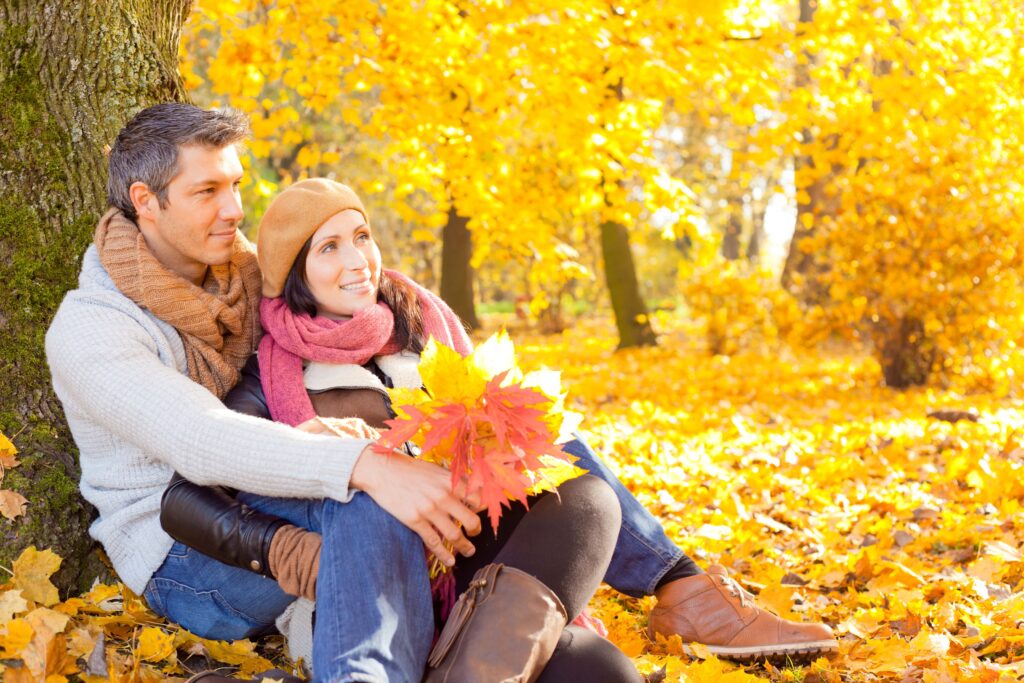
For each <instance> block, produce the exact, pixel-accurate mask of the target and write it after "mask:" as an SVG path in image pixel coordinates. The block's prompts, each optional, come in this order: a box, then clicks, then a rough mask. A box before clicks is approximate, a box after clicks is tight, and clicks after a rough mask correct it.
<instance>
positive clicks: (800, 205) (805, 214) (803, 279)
mask: <svg viewBox="0 0 1024 683" xmlns="http://www.w3.org/2000/svg"><path fill="white" fill-rule="evenodd" d="M817 9H818V2H817V0H800V19H799V24H798V28H797V33H798V34H799V33H801V32H802V31H803V30H804V27H805V26H806V25H807V24H810V23H811V22H812V21H814V13H815V11H816V10H817ZM805 57H806V62H805V63H804V64H797V66H796V87H797V88H798V89H807V88H810V87H812V83H811V67H812V66H813V64H814V55H811V54H808V53H805ZM802 138H803V141H802V143H801V144H802V146H803V147H805V148H809V147H810V145H811V144H812V143H813V142H814V139H813V138H814V136H813V134H812V133H811V131H810V130H809V129H806V128H805V129H804V130H803V131H802ZM812 173H813V174H815V179H814V181H813V182H812V183H810V184H809V185H807V186H806V187H803V188H802V187H801V185H800V178H801V176H802V175H803V176H806V175H808V174H812ZM796 179H797V192H798V193H800V191H801V190H803V192H804V195H803V197H801V198H800V199H798V201H797V205H796V228H795V229H794V231H793V239H792V240H791V241H790V243H789V253H788V254H787V255H786V264H785V266H784V267H783V270H782V285H783V287H785V288H786V289H788V290H790V291H792V292H793V293H794V294H795V295H797V296H798V297H799V298H800V299H801V300H802V301H806V302H814V301H817V300H818V299H819V298H820V297H821V296H822V295H823V291H822V288H821V287H820V286H819V285H818V282H817V274H818V273H817V269H818V267H819V266H820V265H821V264H820V263H819V262H818V260H819V258H820V257H819V255H817V254H814V253H811V252H810V251H807V250H806V248H805V244H806V241H807V240H808V239H809V238H811V237H812V236H813V235H814V232H815V229H816V228H817V223H818V222H819V221H820V220H821V218H822V217H823V216H824V215H825V214H826V213H827V211H826V209H825V203H826V197H825V184H826V182H827V177H825V176H824V174H823V173H822V172H821V171H820V170H818V171H815V170H814V161H813V159H812V158H811V157H810V155H806V154H801V155H799V156H797V158H796Z"/></svg>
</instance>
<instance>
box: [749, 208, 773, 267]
mask: <svg viewBox="0 0 1024 683" xmlns="http://www.w3.org/2000/svg"><path fill="white" fill-rule="evenodd" d="M765 194H767V191H766V192H765ZM767 214H768V199H767V198H766V197H762V198H761V199H760V200H757V201H755V202H754V220H753V225H752V226H751V229H750V241H749V242H747V261H749V262H750V263H753V264H755V265H756V264H758V263H760V261H761V243H762V242H763V241H764V234H765V230H764V219H765V216H766V215H767Z"/></svg>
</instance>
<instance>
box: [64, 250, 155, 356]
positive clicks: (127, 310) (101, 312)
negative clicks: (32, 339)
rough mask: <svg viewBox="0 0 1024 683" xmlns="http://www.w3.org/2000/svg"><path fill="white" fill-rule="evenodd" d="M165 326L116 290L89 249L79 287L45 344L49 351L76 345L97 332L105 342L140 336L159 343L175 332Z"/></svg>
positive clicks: (69, 295) (67, 297)
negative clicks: (126, 336)
mask: <svg viewBox="0 0 1024 683" xmlns="http://www.w3.org/2000/svg"><path fill="white" fill-rule="evenodd" d="M166 325H167V324H166V323H162V322H161V321H158V320H156V319H155V318H154V317H153V316H152V315H151V314H150V313H149V312H148V311H146V310H145V309H143V308H142V307H140V306H139V305H138V304H136V303H135V302H134V301H132V300H131V299H129V298H128V297H127V296H125V295H124V294H123V293H122V292H121V291H120V290H119V289H118V288H117V286H116V285H115V284H114V282H113V280H111V279H110V276H109V275H108V274H107V271H106V270H104V268H103V265H102V264H101V263H100V260H99V256H98V255H97V253H96V248H95V246H90V247H89V249H88V250H87V251H86V252H85V255H84V256H83V257H82V270H81V273H80V274H79V277H78V287H77V288H76V289H72V290H71V291H69V292H68V293H67V294H65V295H64V300H63V301H61V304H60V306H59V307H58V308H57V313H56V315H54V317H53V321H52V322H51V323H50V327H49V329H48V330H47V332H46V341H47V347H50V346H51V345H54V343H55V342H57V341H62V342H63V343H64V344H70V345H76V344H77V343H78V342H79V341H80V340H83V339H88V338H92V337H93V336H94V335H93V333H94V332H101V333H102V336H103V337H104V338H111V337H114V336H122V335H129V336H135V335H139V336H141V337H150V338H154V339H157V338H161V337H167V336H168V334H169V333H171V332H173V329H164V327H165V326H166ZM62 345H63V344H62Z"/></svg>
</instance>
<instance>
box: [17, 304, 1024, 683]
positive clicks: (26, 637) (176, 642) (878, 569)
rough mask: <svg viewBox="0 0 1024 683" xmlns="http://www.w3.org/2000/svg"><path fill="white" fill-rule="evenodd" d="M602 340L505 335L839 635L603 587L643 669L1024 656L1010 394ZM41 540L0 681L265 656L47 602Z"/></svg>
mask: <svg viewBox="0 0 1024 683" xmlns="http://www.w3.org/2000/svg"><path fill="white" fill-rule="evenodd" d="M613 340H614V334H613V329H612V328H611V327H610V325H609V324H608V323H599V322H588V323H581V324H580V325H579V326H578V327H577V328H576V329H574V330H571V331H569V332H566V333H565V334H563V335H561V336H557V337H519V338H518V339H517V348H518V351H519V361H520V364H521V365H522V366H523V367H524V368H526V369H534V368H541V367H547V368H551V369H557V370H561V371H562V373H563V385H564V386H565V387H566V388H567V389H568V390H569V393H570V399H569V405H568V406H567V407H568V408H571V409H575V410H579V411H581V412H583V413H584V414H585V421H584V424H583V427H584V429H585V431H586V434H587V436H588V438H589V439H590V441H591V442H592V444H593V445H595V446H596V447H597V448H598V449H599V450H600V451H601V452H603V453H604V454H605V455H606V457H607V460H608V461H609V462H610V464H611V466H612V467H613V468H614V469H615V470H616V471H617V472H618V473H619V475H620V476H621V477H622V479H623V481H624V482H625V483H626V485H627V486H629V487H630V489H631V490H632V491H634V493H635V494H636V495H637V497H638V498H639V499H640V500H641V501H642V502H643V503H644V504H645V505H647V506H648V507H649V508H650V509H651V510H652V511H654V512H655V513H656V514H657V515H659V517H660V518H661V520H662V521H663V522H664V525H665V528H666V531H667V532H668V533H669V535H670V536H671V537H673V538H674V539H675V540H676V542H677V543H678V544H679V545H680V546H682V547H683V548H684V549H685V550H686V551H687V552H688V553H690V554H691V555H692V556H693V557H695V558H696V559H697V560H698V561H699V562H700V563H701V564H702V565H704V566H706V565H708V564H710V563H712V562H718V563H721V564H723V565H725V566H726V567H728V568H729V569H730V570H731V571H732V572H733V575H734V576H735V577H736V578H737V579H738V581H739V582H740V583H741V584H742V585H743V586H744V587H745V588H746V589H747V590H749V591H751V592H753V593H755V594H757V596H758V600H759V602H760V603H761V604H764V605H770V606H771V607H773V608H774V609H776V610H777V611H779V612H782V613H785V614H787V615H790V616H792V617H793V618H796V619H806V620H823V621H825V622H827V623H829V624H830V625H832V626H833V628H835V630H836V634H837V636H838V637H839V639H840V652H839V654H838V655H836V656H835V657H833V658H832V659H825V658H821V659H818V660H817V661H814V662H812V663H810V664H806V665H803V666H771V665H769V664H754V665H750V666H746V667H744V666H737V665H735V664H731V663H728V662H725V661H721V660H719V659H717V658H715V657H712V656H708V655H707V654H706V651H703V650H701V648H695V653H694V654H695V655H697V656H695V657H690V656H687V655H686V654H685V653H684V650H683V644H682V643H680V642H679V640H678V638H672V639H667V640H666V639H661V638H659V639H658V642H656V643H651V642H650V640H649V639H648V637H647V635H646V634H645V627H646V614H647V611H648V610H649V608H650V607H651V605H652V604H653V599H652V598H643V599H633V598H628V597H625V596H623V595H621V594H619V593H616V592H614V591H613V590H611V589H610V588H607V587H602V589H601V590H600V591H599V593H598V595H597V596H596V598H595V600H594V601H593V603H592V606H593V608H594V611H595V612H596V614H597V615H598V616H600V617H601V618H602V619H603V620H604V622H605V624H606V625H607V627H608V629H609V633H610V638H611V639H612V640H613V641H614V642H615V643H616V644H618V645H619V647H621V648H622V649H623V651H625V652H626V653H627V654H628V655H629V656H631V657H633V658H634V661H635V662H636V663H637V665H638V667H640V668H641V670H642V671H644V672H645V673H653V672H657V671H660V670H664V672H665V679H664V680H665V681H669V682H674V681H682V682H688V683H698V682H700V683H704V682H711V681H726V682H737V683H741V682H742V681H754V680H765V679H768V680H772V681H787V682H789V681H792V682H799V681H803V682H804V683H823V682H828V683H838V682H840V681H844V682H845V681H891V682H893V683H896V682H899V683H904V682H906V683H911V682H916V681H922V682H926V683H944V682H947V681H977V682H983V683H994V682H997V681H1016V680H1019V679H1020V677H1021V676H1024V628H1022V627H1021V625H1019V624H1018V621H1019V620H1020V618H1021V617H1020V615H1021V614H1024V591H1022V590H1021V589H1022V584H1021V582H1022V580H1024V553H1022V551H1021V544H1022V541H1024V512H1022V510H1021V500H1022V495H1024V479H1022V477H1021V469H1022V467H1024V403H1022V402H1021V401H1020V400H1018V399H1017V398H1016V397H1015V396H1013V395H994V394H984V393H973V394H964V393H958V392H957V391H956V390H955V389H938V388H922V389H914V390H909V391H902V392H900V391H894V390H890V389H886V388H884V387H883V386H882V382H881V378H880V371H879V368H878V366H877V364H876V363H875V362H874V361H873V360H871V359H870V357H868V356H867V355H864V354H859V353H854V352H845V351H844V352H842V353H838V352H837V353H823V352H817V353H816V352H801V353H777V354H773V355H766V354H761V355H758V354H753V353H751V354H744V353H740V354H738V355H735V356H732V357H724V356H722V357H711V356H708V355H707V354H706V353H704V352H703V350H702V348H701V346H702V344H703V341H701V340H699V339H697V336H696V335H688V334H687V331H686V330H685V329H676V330H672V331H670V332H669V333H667V334H666V335H665V336H664V337H663V339H662V342H661V345H660V346H659V347H657V348H653V349H642V350H632V351H625V352H620V353H615V352H614V341H613ZM936 411H969V412H970V413H971V414H976V415H977V418H978V419H977V421H974V420H969V419H968V420H958V421H953V422H950V421H946V420H943V419H938V418H936V417H929V413H935V412H936ZM33 552H34V551H33ZM44 553H45V551H43V553H37V554H36V555H34V556H32V557H34V559H33V560H32V563H31V564H30V565H27V566H31V567H33V569H32V570H31V571H29V570H26V572H28V573H27V574H26V575H25V576H19V573H20V569H15V579H14V580H11V581H8V582H7V583H6V584H0V667H3V666H4V665H6V667H7V668H6V671H4V672H3V676H4V679H3V680H4V683H15V682H16V681H22V680H43V678H38V677H35V676H36V675H37V674H38V675H39V676H42V675H44V674H45V676H46V680H47V681H48V682H49V683H58V682H59V681H61V680H65V679H66V678H67V677H68V676H72V675H76V674H75V672H78V673H77V675H78V676H79V677H80V678H82V680H85V681H87V682H90V683H91V682H92V681H99V680H102V678H101V676H102V675H106V676H108V677H109V679H110V680H116V681H156V680H173V679H176V678H180V677H183V676H185V675H187V670H186V669H185V668H183V666H182V664H181V659H182V658H184V657H186V656H190V655H191V656H196V655H200V654H201V655H208V656H209V657H210V658H211V659H215V660H218V661H221V662H225V663H230V664H233V665H234V666H236V667H239V671H240V672H241V674H242V675H248V674H251V673H254V672H257V671H261V670H263V669H266V668H269V666H270V662H269V661H268V660H267V659H266V658H265V657H266V656H268V653H267V652H266V651H265V650H261V649H260V648H265V647H266V643H265V642H264V643H261V644H260V646H259V647H257V646H256V645H254V644H253V643H251V642H249V641H239V642H236V643H216V642H212V641H205V640H203V639H199V638H196V637H195V636H192V635H191V634H187V633H186V632H184V631H181V630H180V629H177V628H175V627H172V626H169V625H167V624H165V623H164V622H163V621H162V620H161V619H159V618H157V617H155V616H154V615H152V613H150V612H148V611H147V610H146V609H145V606H144V604H143V603H142V601H141V600H140V599H139V598H138V597H136V596H134V595H132V594H131V592H130V591H128V590H127V589H125V588H124V587H121V586H102V585H98V586H96V587H94V588H93V589H92V591H90V592H89V593H87V594H85V595H82V596H79V597H75V598H70V599H68V600H65V601H64V602H61V603H56V604H53V603H51V604H49V605H47V604H45V603H46V602H48V601H49V600H50V599H51V598H52V594H51V593H49V591H48V589H47V588H46V585H45V583H48V580H47V581H46V582H45V583H43V584H41V583H40V582H41V577H42V575H43V574H45V569H46V568H48V567H49V566H53V565H52V560H49V562H50V563H51V564H50V565H46V564H45V561H44V562H43V563H42V564H43V568H38V567H37V565H38V564H39V563H40V558H41V557H44ZM23 557H24V556H23ZM18 566H19V567H20V566H21V565H20V564H19V565H18ZM30 577H31V578H30ZM42 578H46V577H42ZM19 582H20V583H19ZM33 596H35V597H33ZM58 615H59V616H58ZM65 617H66V618H65ZM274 646H275V647H279V641H278V642H277V644H276V645H274ZM97 647H99V648H101V651H100V653H99V656H97V652H96V648H97ZM97 663H101V664H102V667H105V674H99V673H96V666H97ZM90 665H91V667H92V668H91V669H90Z"/></svg>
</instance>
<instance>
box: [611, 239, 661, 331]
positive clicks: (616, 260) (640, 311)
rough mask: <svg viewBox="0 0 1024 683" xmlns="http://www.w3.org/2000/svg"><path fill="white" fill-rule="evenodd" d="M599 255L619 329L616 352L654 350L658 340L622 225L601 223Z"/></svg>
mask: <svg viewBox="0 0 1024 683" xmlns="http://www.w3.org/2000/svg"><path fill="white" fill-rule="evenodd" d="M601 255H602V257H603V259H604V277H605V282H607V283H608V293H609V294H610V295H611V298H612V310H613V311H614V312H615V325H616V327H618V328H619V348H620V349H625V348H628V347H631V346H654V345H656V344H657V338H656V337H655V336H654V330H653V329H651V323H650V322H649V321H648V319H647V306H646V305H644V300H643V297H641V296H640V283H639V282H637V279H636V268H635V266H634V265H633V252H632V250H631V249H630V248H629V231H628V230H627V229H626V226H625V225H623V224H622V223H616V222H615V221H605V222H603V223H601Z"/></svg>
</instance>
